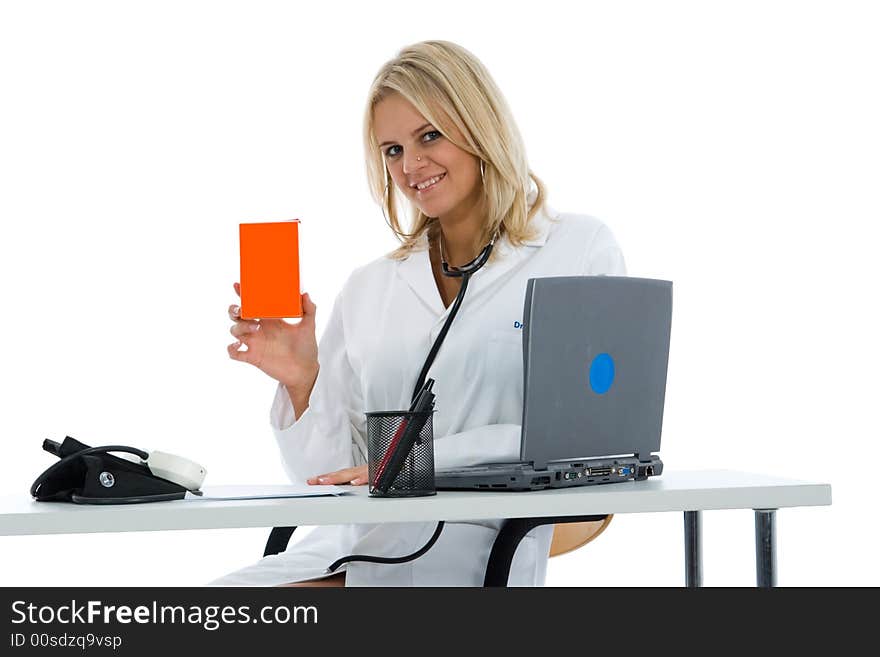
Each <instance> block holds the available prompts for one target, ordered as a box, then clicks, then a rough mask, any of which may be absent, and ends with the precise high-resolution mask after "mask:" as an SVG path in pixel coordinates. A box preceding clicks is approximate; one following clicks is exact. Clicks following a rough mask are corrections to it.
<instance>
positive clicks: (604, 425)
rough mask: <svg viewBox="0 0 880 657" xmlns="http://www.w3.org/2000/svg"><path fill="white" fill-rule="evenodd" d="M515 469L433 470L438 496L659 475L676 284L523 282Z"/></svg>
mask: <svg viewBox="0 0 880 657" xmlns="http://www.w3.org/2000/svg"><path fill="white" fill-rule="evenodd" d="M523 322H524V324H525V326H524V328H523V334H522V340H523V377H524V386H523V416H522V430H521V434H520V457H519V462H516V463H490V464H482V465H476V466H471V467H464V468H456V469H451V470H438V471H437V472H436V473H435V485H436V487H437V489H438V490H463V489H464V490H474V489H476V490H497V491H503V490H508V491H518V490H541V489H545V488H569V487H574V486H585V485H593V484H606V483H613V482H621V481H632V480H644V479H647V478H648V477H652V476H657V475H660V474H661V473H662V471H663V462H662V461H661V460H660V457H659V455H658V454H657V453H658V452H659V450H660V434H661V428H662V424H663V405H664V399H665V396H666V371H667V365H668V361H669V338H670V332H671V328H672V283H671V282H670V281H663V280H655V279H647V278H630V277H624V276H559V277H548V278H532V279H529V281H528V284H527V286H526V296H525V306H524V312H523Z"/></svg>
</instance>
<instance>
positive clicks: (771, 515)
mask: <svg viewBox="0 0 880 657" xmlns="http://www.w3.org/2000/svg"><path fill="white" fill-rule="evenodd" d="M755 569H756V570H757V575H758V588H770V587H773V586H776V509H755Z"/></svg>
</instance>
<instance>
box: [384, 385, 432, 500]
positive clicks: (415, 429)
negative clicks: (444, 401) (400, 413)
mask: <svg viewBox="0 0 880 657" xmlns="http://www.w3.org/2000/svg"><path fill="white" fill-rule="evenodd" d="M433 385H434V380H433V379H428V381H427V382H426V383H425V386H424V387H423V388H422V390H421V391H420V392H419V395H418V397H416V400H415V401H414V402H413V404H412V406H410V413H418V415H415V416H410V417H408V418H406V419H404V420H403V422H401V424H400V426H399V427H398V428H397V431H396V432H395V434H394V438H392V440H391V444H390V445H389V447H388V450H387V451H386V452H385V456H384V457H383V458H382V462H381V463H380V464H379V467H378V468H377V469H376V477H375V480H374V487H375V488H376V489H377V490H379V491H381V492H383V493H384V492H385V491H387V490H388V489H389V488H390V487H391V484H392V483H393V482H394V480H395V479H396V478H397V475H398V473H399V472H400V469H401V468H402V467H403V463H404V461H405V460H406V458H407V457H408V456H409V453H410V451H411V450H412V447H413V444H414V443H415V441H416V439H417V438H418V437H419V435H420V433H421V431H422V427H424V426H425V422H427V419H428V418H427V415H426V412H428V411H430V410H431V409H433V406H434V395H433V393H432V392H431V388H432V387H433Z"/></svg>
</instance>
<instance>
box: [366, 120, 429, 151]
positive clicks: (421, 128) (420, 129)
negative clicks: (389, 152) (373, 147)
mask: <svg viewBox="0 0 880 657" xmlns="http://www.w3.org/2000/svg"><path fill="white" fill-rule="evenodd" d="M433 125H434V124H433V123H426V124H425V125H423V126H419V127H418V128H416V129H415V130H413V131H412V136H413V137H415V136H416V133H419V132H421V131H422V130H424V129H425V128H430V127H432V126H433ZM393 143H394V142H393V141H383V142H382V143H381V144H379V148H382V147H383V146H385V145H386V144H393Z"/></svg>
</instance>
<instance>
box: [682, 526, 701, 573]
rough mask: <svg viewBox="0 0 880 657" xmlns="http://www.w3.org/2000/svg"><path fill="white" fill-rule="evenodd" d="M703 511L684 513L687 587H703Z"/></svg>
mask: <svg viewBox="0 0 880 657" xmlns="http://www.w3.org/2000/svg"><path fill="white" fill-rule="evenodd" d="M701 514H702V512H701V511H685V512H684V570H685V586H687V587H688V588H696V587H699V586H703V545H702V537H701V536H700V519H701V517H702V515H701Z"/></svg>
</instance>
